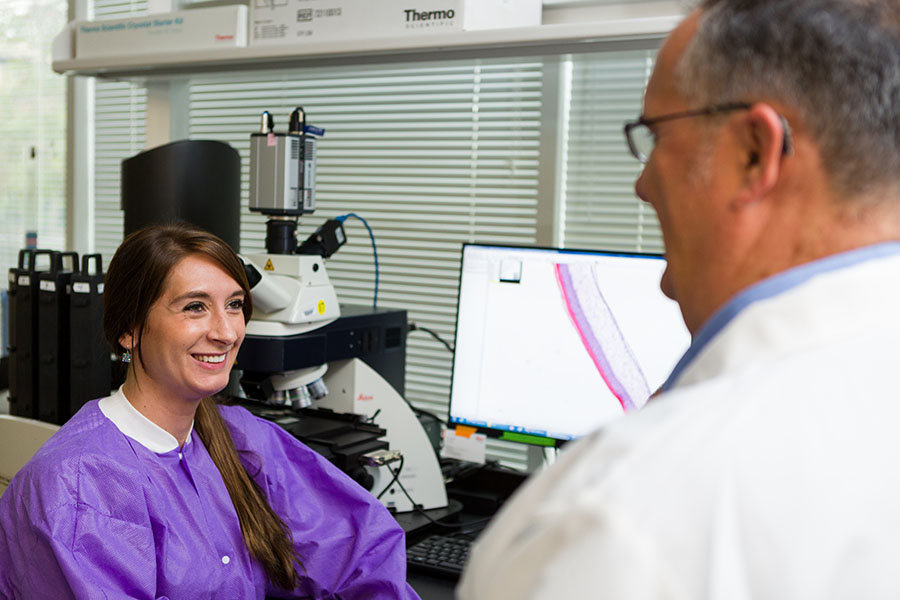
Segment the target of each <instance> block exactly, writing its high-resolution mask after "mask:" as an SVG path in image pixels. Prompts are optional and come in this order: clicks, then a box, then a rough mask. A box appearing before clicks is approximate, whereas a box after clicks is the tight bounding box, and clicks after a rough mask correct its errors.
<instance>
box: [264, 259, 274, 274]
mask: <svg viewBox="0 0 900 600" xmlns="http://www.w3.org/2000/svg"><path fill="white" fill-rule="evenodd" d="M265 269H266V271H274V270H275V265H273V264H272V259H271V258H270V259H268V260H266V266H265Z"/></svg>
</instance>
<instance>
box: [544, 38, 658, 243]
mask: <svg viewBox="0 0 900 600" xmlns="http://www.w3.org/2000/svg"><path fill="white" fill-rule="evenodd" d="M655 55H656V52H655V51H652V50H635V51H625V52H604V53H601V54H584V55H576V56H574V57H572V59H571V65H570V68H571V79H570V82H569V85H570V88H569V89H570V92H569V102H568V104H567V109H566V113H567V115H566V121H567V123H566V126H565V132H566V137H567V141H566V142H565V144H564V157H563V164H564V181H563V186H562V189H563V193H562V196H563V197H562V198H561V203H562V204H561V211H560V212H561V215H562V218H561V219H560V225H561V231H560V239H561V240H562V245H564V246H567V247H570V248H588V249H594V248H596V249H604V250H625V251H642V252H662V249H663V246H662V235H661V233H660V231H659V223H658V221H657V219H656V214H655V212H654V211H653V208H652V207H651V206H650V205H649V204H647V203H645V202H643V201H641V200H640V199H638V198H637V196H635V193H634V182H635V180H636V179H637V177H638V175H639V174H640V171H641V164H640V163H639V162H638V161H637V160H636V159H635V158H634V157H633V156H632V155H631V154H630V153H629V151H628V147H627V145H626V143H625V138H624V136H623V133H622V127H623V125H624V124H625V122H626V121H629V120H633V119H635V118H637V116H638V115H639V114H640V112H641V104H642V99H643V94H644V89H645V88H646V85H647V80H648V79H649V77H650V72H651V71H652V69H653V62H654V59H655Z"/></svg>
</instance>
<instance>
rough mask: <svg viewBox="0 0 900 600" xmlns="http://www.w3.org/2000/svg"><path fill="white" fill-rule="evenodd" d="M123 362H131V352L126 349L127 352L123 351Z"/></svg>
mask: <svg viewBox="0 0 900 600" xmlns="http://www.w3.org/2000/svg"><path fill="white" fill-rule="evenodd" d="M122 362H123V363H125V364H126V365H127V364H128V363H130V362H131V352H129V351H128V350H126V351H125V352H123V353H122Z"/></svg>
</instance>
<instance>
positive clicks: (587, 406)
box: [450, 244, 690, 445]
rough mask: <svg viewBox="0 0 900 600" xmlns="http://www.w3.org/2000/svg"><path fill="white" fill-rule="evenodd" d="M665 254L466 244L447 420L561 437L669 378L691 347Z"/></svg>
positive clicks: (540, 438)
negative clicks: (662, 284) (668, 288)
mask: <svg viewBox="0 0 900 600" xmlns="http://www.w3.org/2000/svg"><path fill="white" fill-rule="evenodd" d="M664 268H665V260H664V258H663V257H662V256H660V255H650V254H628V253H619V252H601V251H585V250H566V249H557V248H534V247H517V246H498V245H486V244H464V245H463V248H462V264H461V269H460V283H459V303H458V305H457V314H456V347H455V352H454V357H453V376H452V379H451V391H450V422H451V424H456V425H457V426H459V425H464V426H471V427H475V428H477V429H478V430H480V431H483V432H485V433H487V434H488V435H489V436H492V437H500V438H502V439H509V440H514V441H521V442H526V443H535V444H540V445H560V444H561V443H563V442H565V441H567V440H571V439H575V438H578V437H581V436H583V435H585V434H587V433H589V432H591V431H593V430H594V429H596V428H598V427H599V426H601V425H603V424H604V423H607V422H609V421H610V420H612V419H614V418H616V417H618V416H620V415H622V414H623V413H624V412H626V411H631V410H637V409H639V408H641V407H642V406H643V405H644V404H645V403H646V401H647V398H648V397H649V396H650V394H652V393H653V392H654V391H656V390H657V389H658V388H659V387H660V386H661V385H662V384H663V382H665V380H666V378H667V377H668V375H669V373H670V372H671V370H672V368H673V367H674V366H675V363H676V362H678V359H679V358H680V357H681V356H682V354H684V352H685V351H686V350H687V348H688V346H689V345H690V335H689V333H688V331H687V329H686V328H685V325H684V321H683V320H682V318H681V313H680V311H679V309H678V305H677V304H676V303H675V302H674V301H672V300H670V299H669V298H667V297H666V296H665V295H663V293H662V292H661V291H660V289H659V281H660V277H661V276H662V272H663V269H664Z"/></svg>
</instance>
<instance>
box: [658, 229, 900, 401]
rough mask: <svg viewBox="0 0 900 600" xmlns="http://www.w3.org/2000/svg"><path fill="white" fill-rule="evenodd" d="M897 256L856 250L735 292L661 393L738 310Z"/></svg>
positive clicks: (895, 247)
mask: <svg viewBox="0 0 900 600" xmlns="http://www.w3.org/2000/svg"><path fill="white" fill-rule="evenodd" d="M896 254H900V242H885V243H882V244H875V245H873V246H866V247H863V248H857V249H855V250H850V251H847V252H842V253H840V254H834V255H832V256H828V257H825V258H822V259H819V260H816V261H813V262H810V263H806V264H803V265H800V266H797V267H793V268H791V269H788V270H786V271H782V272H781V273H778V274H776V275H773V276H771V277H769V278H767V279H764V280H762V281H760V282H759V283H755V284H753V285H751V286H750V287H748V288H747V289H745V290H743V291H741V292H739V293H738V294H737V295H736V296H734V297H733V298H732V299H731V300H729V301H728V302H727V303H726V304H725V305H724V306H722V308H720V309H719V310H718V311H716V312H715V313H714V314H713V316H712V317H711V318H710V319H709V320H708V321H707V322H706V324H704V325H703V327H702V328H701V329H700V331H699V332H698V333H697V335H695V336H694V339H693V341H692V342H691V346H690V348H688V350H687V352H685V353H684V356H682V357H681V360H679V361H678V364H676V365H675V368H674V369H673V370H672V374H671V375H669V378H668V379H667V380H666V382H665V383H664V384H663V390H664V391H668V390H670V389H672V387H673V386H674V385H675V383H676V382H677V381H678V378H679V377H681V374H682V373H683V372H684V370H685V369H686V368H687V367H688V365H690V364H691V362H693V360H694V359H695V358H696V357H697V355H698V354H700V352H701V351H702V350H703V349H704V348H705V347H706V345H707V344H709V342H710V341H711V340H712V339H713V338H714V337H716V335H718V333H719V332H720V331H722V329H724V328H725V326H726V325H728V323H730V322H731V321H732V320H733V319H734V318H735V317H736V316H737V315H738V314H739V313H740V312H741V311H742V310H744V309H745V308H747V307H748V306H749V305H751V304H753V303H754V302H758V301H759V300H765V299H767V298H771V297H773V296H777V295H779V294H781V293H784V292H786V291H787V290H790V289H792V288H795V287H797V286H799V285H800V284H802V283H805V282H807V281H809V280H810V279H812V278H813V277H815V276H816V275H820V274H822V273H828V272H830V271H837V270H839V269H844V268H847V267H852V266H854V265H857V264H860V263H863V262H866V261H869V260H874V259H878V258H884V257H887V256H892V255H896Z"/></svg>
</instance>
